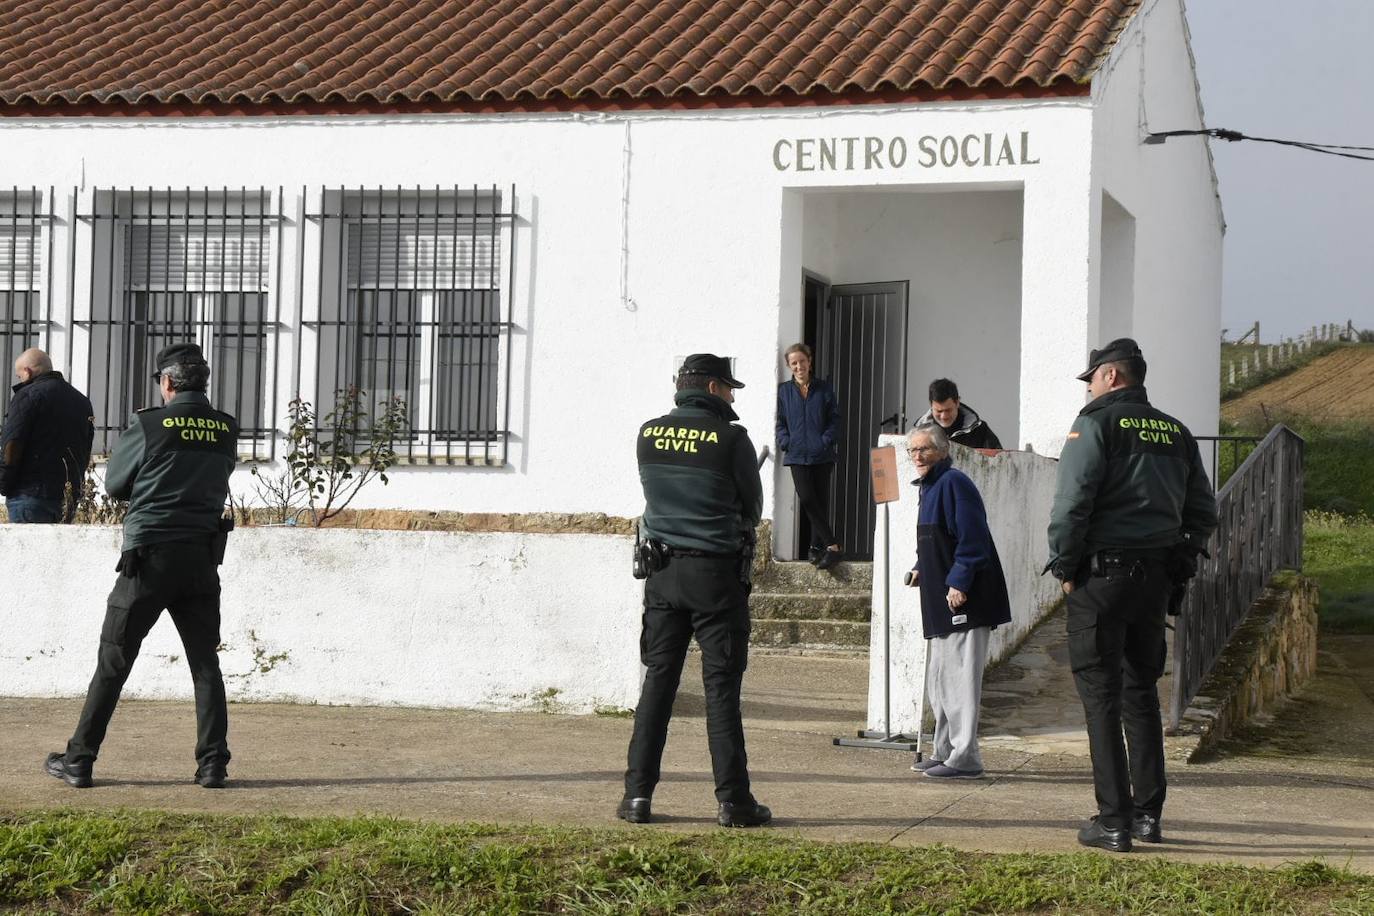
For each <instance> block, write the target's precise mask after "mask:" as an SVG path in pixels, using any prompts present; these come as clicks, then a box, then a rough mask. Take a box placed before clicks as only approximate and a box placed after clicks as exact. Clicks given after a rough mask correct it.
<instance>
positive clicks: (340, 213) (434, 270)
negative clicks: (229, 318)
mask: <svg viewBox="0 0 1374 916" xmlns="http://www.w3.org/2000/svg"><path fill="white" fill-rule="evenodd" d="M303 195H304V192H303ZM319 202H320V207H319V212H318V213H312V214H307V219H309V220H311V221H314V222H315V223H317V224H318V227H319V232H318V235H319V244H320V255H319V262H318V271H319V275H318V288H319V305H318V313H317V317H316V318H315V320H313V321H307V322H305V324H306V326H307V327H313V328H314V329H315V331H316V335H315V337H316V344H317V346H316V354H315V361H314V391H315V397H316V398H317V400H318V401H320V402H321V403H317V404H316V407H317V414H318V415H324V414H327V413H328V412H329V411H330V410H331V409H332V408H333V406H334V400H333V399H334V398H336V397H337V393H338V392H340V391H344V390H347V389H350V388H356V389H358V390H359V391H360V392H361V398H362V401H363V407H364V411H365V413H366V414H367V417H368V419H370V418H372V417H374V416H375V415H376V411H377V410H378V409H379V405H380V404H381V403H382V402H384V401H386V400H388V399H390V398H393V397H399V398H402V399H404V400H405V403H406V406H407V416H408V425H409V430H408V442H406V443H402V445H403V451H405V452H408V454H407V457H408V458H409V459H411V460H414V461H435V462H441V463H447V464H504V463H505V461H506V459H507V455H508V447H509V437H510V434H509V432H508V429H509V425H510V424H509V416H510V407H509V393H510V361H509V358H508V351H509V346H510V331H511V322H510V319H509V289H510V285H509V278H510V276H511V247H512V240H513V233H512V231H511V229H512V227H513V225H514V222H515V213H514V209H515V207H514V204H515V188H514V187H512V188H511V189H510V197H509V204H510V206H509V209H510V212H505V211H504V208H503V193H502V191H500V190H498V189H497V188H495V187H491V188H478V187H471V188H462V189H460V188H458V187H454V188H432V189H430V188H395V189H387V188H357V189H346V188H338V189H325V188H321V189H320V195H319ZM302 269H303V268H302ZM503 291H504V294H503Z"/></svg>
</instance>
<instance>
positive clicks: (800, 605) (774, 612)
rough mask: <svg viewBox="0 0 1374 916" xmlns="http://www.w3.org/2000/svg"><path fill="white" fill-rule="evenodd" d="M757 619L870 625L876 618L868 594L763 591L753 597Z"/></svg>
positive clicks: (754, 615)
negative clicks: (845, 622)
mask: <svg viewBox="0 0 1374 916" xmlns="http://www.w3.org/2000/svg"><path fill="white" fill-rule="evenodd" d="M749 613H750V614H751V615H752V616H753V618H754V619H755V620H849V621H861V622H866V621H868V620H869V618H870V617H871V616H872V604H871V599H870V598H869V595H868V593H867V592H856V593H854V594H846V593H838V592H829V593H826V592H819V593H818V592H763V593H760V592H758V591H755V592H754V593H753V594H752V595H751V596H750V597H749Z"/></svg>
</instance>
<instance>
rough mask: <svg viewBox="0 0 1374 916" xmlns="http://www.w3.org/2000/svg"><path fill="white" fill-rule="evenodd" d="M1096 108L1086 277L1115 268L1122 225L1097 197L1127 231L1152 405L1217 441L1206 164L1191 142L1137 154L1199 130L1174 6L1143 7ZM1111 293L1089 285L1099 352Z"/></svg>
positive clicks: (1211, 216) (1216, 238)
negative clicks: (1094, 237)
mask: <svg viewBox="0 0 1374 916" xmlns="http://www.w3.org/2000/svg"><path fill="white" fill-rule="evenodd" d="M1093 97H1094V99H1095V100H1096V102H1097V105H1096V111H1095V114H1094V119H1093V164H1092V170H1093V188H1094V190H1093V198H1092V199H1093V200H1094V201H1095V203H1096V205H1095V207H1094V213H1093V217H1092V218H1093V222H1094V224H1095V225H1096V224H1100V225H1101V226H1102V233H1103V246H1102V247H1101V248H1099V252H1100V254H1099V253H1095V255H1094V273H1095V274H1097V273H1098V271H1099V268H1102V267H1103V266H1104V265H1105V264H1108V263H1110V262H1111V261H1112V259H1113V252H1112V250H1111V243H1112V239H1113V237H1114V229H1113V223H1114V221H1116V220H1118V219H1119V217H1120V214H1118V213H1114V212H1113V209H1112V207H1111V206H1110V205H1108V206H1107V207H1106V208H1105V212H1104V209H1103V207H1102V200H1103V194H1104V193H1105V194H1106V195H1110V199H1112V200H1115V201H1116V203H1118V204H1119V205H1120V207H1121V208H1122V209H1124V211H1126V212H1127V213H1128V214H1129V215H1130V216H1131V217H1133V219H1134V246H1135V258H1134V262H1135V263H1134V271H1133V281H1132V282H1133V285H1134V290H1133V295H1132V297H1131V298H1132V300H1133V304H1132V314H1131V320H1130V328H1131V335H1132V336H1133V337H1135V338H1136V340H1137V341H1138V342H1139V343H1140V346H1141V349H1142V350H1143V351H1144V353H1145V358H1146V360H1147V362H1148V363H1149V367H1150V368H1149V374H1148V377H1147V379H1146V387H1147V388H1148V390H1149V392H1150V400H1151V401H1152V402H1153V403H1154V404H1155V406H1157V407H1159V408H1160V409H1161V410H1164V411H1167V412H1168V413H1171V414H1173V415H1174V416H1177V417H1178V418H1179V419H1180V420H1182V421H1183V422H1184V423H1185V424H1187V426H1188V427H1189V428H1190V429H1191V430H1192V431H1193V432H1194V433H1195V434H1197V435H1215V434H1216V430H1217V421H1218V416H1219V410H1220V407H1219V403H1220V398H1219V391H1218V389H1219V386H1220V367H1219V365H1218V362H1219V360H1220V350H1219V348H1218V346H1217V342H1218V341H1219V340H1220V334H1221V256H1222V236H1223V233H1224V230H1225V227H1224V224H1223V220H1222V212H1221V205H1220V201H1219V200H1218V198H1217V188H1216V177H1215V174H1214V173H1213V171H1212V162H1211V156H1210V152H1209V150H1208V147H1207V141H1206V140H1205V139H1204V138H1200V137H1175V138H1173V139H1170V140H1169V141H1168V142H1167V143H1164V144H1162V145H1146V144H1144V143H1143V142H1142V141H1143V140H1144V137H1145V135H1146V134H1147V133H1149V132H1151V131H1164V130H1180V129H1192V128H1198V127H1202V126H1204V124H1203V117H1202V111H1201V103H1200V102H1199V99H1198V92H1197V85H1196V82H1195V77H1194V72H1193V64H1192V53H1191V51H1190V49H1189V46H1188V40H1187V31H1186V25H1185V22H1184V14H1183V6H1182V3H1181V2H1180V0H1149V2H1147V3H1146V4H1145V7H1144V9H1143V10H1142V11H1141V13H1140V14H1137V16H1136V17H1135V19H1133V20H1132V24H1131V26H1130V27H1129V28H1128V29H1127V30H1126V32H1125V33H1124V34H1123V36H1122V38H1121V39H1120V41H1119V42H1118V43H1117V45H1116V47H1115V48H1114V49H1113V51H1112V54H1111V57H1110V59H1109V61H1108V63H1107V65H1106V66H1105V67H1104V69H1103V70H1102V71H1101V72H1099V74H1098V76H1097V78H1096V79H1095V80H1094V82H1093ZM1103 249H1105V250H1103ZM1113 284H1114V279H1113V276H1112V272H1111V271H1110V270H1109V271H1108V275H1107V276H1106V277H1105V278H1097V277H1095V279H1094V282H1093V284H1092V289H1093V292H1094V302H1095V305H1094V310H1095V311H1098V312H1100V314H1101V316H1102V323H1103V332H1104V333H1103V334H1102V335H1100V336H1101V337H1102V338H1103V341H1101V342H1105V340H1106V339H1107V338H1109V337H1110V336H1113V335H1112V334H1110V333H1109V331H1110V328H1111V327H1112V326H1113V320H1112V318H1111V317H1110V316H1111V315H1112V314H1113V312H1114V310H1115V309H1116V308H1118V307H1119V302H1114V301H1101V300H1102V299H1103V298H1108V299H1116V298H1117V296H1116V293H1115V292H1114V291H1113ZM1101 342H1092V341H1091V340H1090V341H1089V346H1101ZM1080 361H1081V357H1080ZM1066 428H1067V427H1066Z"/></svg>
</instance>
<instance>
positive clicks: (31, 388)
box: [0, 347, 95, 522]
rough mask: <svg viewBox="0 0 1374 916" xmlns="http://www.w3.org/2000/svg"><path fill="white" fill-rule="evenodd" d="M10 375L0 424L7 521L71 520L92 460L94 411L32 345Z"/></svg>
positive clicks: (0, 486)
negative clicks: (9, 395) (11, 389)
mask: <svg viewBox="0 0 1374 916" xmlns="http://www.w3.org/2000/svg"><path fill="white" fill-rule="evenodd" d="M14 377H15V378H17V379H18V380H19V384H17V385H15V386H14V396H13V397H12V398H10V409H9V411H8V412H7V413H6V414H5V425H4V428H3V429H0V495H3V496H4V497H5V509H6V510H7V511H8V513H9V518H10V521H11V522H59V521H71V518H72V515H74V514H75V512H76V497H77V496H79V495H80V493H81V484H82V481H83V480H84V479H85V476H86V465H87V464H89V463H90V460H91V442H92V440H93V439H94V437H95V411H94V410H92V409H91V401H90V399H89V398H87V397H86V396H85V395H84V394H82V393H81V392H79V391H77V390H76V389H75V388H73V387H72V386H71V385H70V384H68V383H67V380H66V379H64V378H63V377H62V373H61V372H55V371H53V367H52V360H51V359H50V358H49V357H48V354H46V353H44V352H43V351H42V350H39V349H38V348H36V347H35V348H33V349H29V350H25V351H24V352H23V353H21V354H19V358H18V359H16V360H15V361H14ZM69 487H70V493H71V496H70V498H69V497H68V488H69Z"/></svg>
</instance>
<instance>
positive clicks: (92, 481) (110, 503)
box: [62, 461, 129, 525]
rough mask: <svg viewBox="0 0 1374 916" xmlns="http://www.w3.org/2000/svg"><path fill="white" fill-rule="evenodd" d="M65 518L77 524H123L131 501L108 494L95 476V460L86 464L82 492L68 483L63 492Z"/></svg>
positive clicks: (82, 479)
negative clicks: (73, 490) (75, 490)
mask: <svg viewBox="0 0 1374 916" xmlns="http://www.w3.org/2000/svg"><path fill="white" fill-rule="evenodd" d="M62 510H63V518H70V519H71V520H72V522H73V524H77V525H121V524H123V523H124V516H125V515H127V514H128V513H129V502H128V500H124V499H115V498H114V497H113V496H108V495H106V493H105V490H104V488H103V487H102V486H101V485H100V481H99V480H97V479H96V476H95V462H94V461H91V462H89V463H88V464H87V465H86V474H85V476H83V477H82V478H81V492H80V493H73V492H72V485H71V484H70V483H68V484H67V485H66V486H65V487H64V488H63V493H62Z"/></svg>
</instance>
